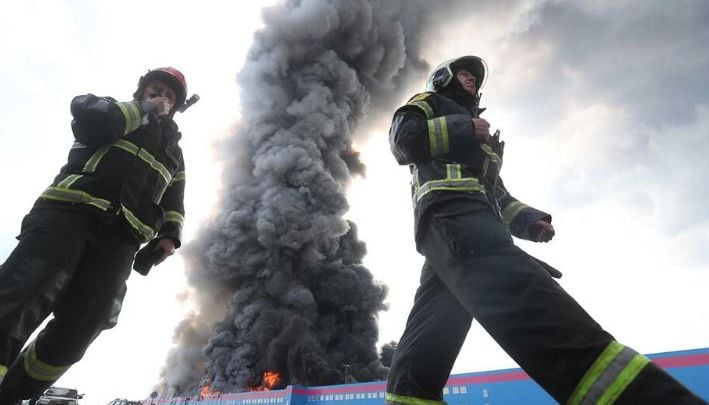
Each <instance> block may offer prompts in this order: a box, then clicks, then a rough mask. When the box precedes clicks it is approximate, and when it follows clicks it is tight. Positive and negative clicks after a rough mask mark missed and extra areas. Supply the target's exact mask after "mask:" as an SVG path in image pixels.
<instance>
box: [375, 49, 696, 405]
mask: <svg viewBox="0 0 709 405" xmlns="http://www.w3.org/2000/svg"><path fill="white" fill-rule="evenodd" d="M486 77H487V66H486V64H485V62H484V61H483V60H482V59H481V58H479V57H476V56H463V57H459V58H456V59H452V60H449V61H447V62H445V63H443V64H441V65H440V66H439V67H437V68H436V69H435V70H434V71H433V72H432V73H431V75H430V76H429V78H428V80H427V83H426V92H425V93H421V94H418V95H415V96H414V97H413V98H411V99H410V100H409V102H408V103H407V104H406V105H404V106H403V107H401V108H399V109H398V110H397V111H396V112H395V114H394V117H393V121H392V125H391V129H390V133H389V140H390V145H391V149H392V152H393V154H394V157H395V158H396V160H397V162H398V163H399V164H401V165H409V167H410V169H411V172H412V182H411V184H412V197H413V204H414V207H415V208H414V217H415V221H414V223H415V240H416V246H417V250H418V251H419V252H420V253H422V254H423V255H424V256H425V258H426V260H425V262H424V265H423V270H422V273H421V279H420V285H419V287H418V290H417V291H416V295H415V299H414V305H413V308H412V310H411V313H410V314H409V318H408V320H407V324H406V328H405V331H404V334H403V336H402V338H401V340H400V341H399V344H398V346H397V349H396V352H395V354H394V359H393V362H392V366H391V370H390V373H389V381H388V384H387V394H386V399H387V404H388V405H395V404H396V405H436V404H442V403H443V402H442V390H443V387H444V385H445V383H446V380H447V379H448V376H449V374H450V371H451V368H452V367H453V363H454V361H455V359H456V357H457V355H458V352H459V350H460V348H461V346H462V344H463V341H464V340H465V337H466V335H467V333H468V329H469V328H470V324H471V321H472V319H473V318H475V319H477V320H478V321H479V322H480V324H481V325H482V326H483V327H484V328H485V329H486V330H487V332H488V333H490V335H491V336H492V337H493V338H494V339H495V340H496V341H497V342H498V343H499V344H500V346H501V347H502V348H503V349H504V350H505V351H506V352H507V353H508V354H509V355H510V356H511V357H512V358H513V359H514V360H515V361H516V362H517V363H518V364H519V365H520V366H521V367H522V368H523V369H524V370H525V371H526V372H527V374H529V376H530V377H532V378H533V379H534V380H535V381H536V382H537V383H539V385H541V386H542V387H543V388H544V389H545V390H546V391H547V392H548V393H549V394H550V395H551V396H552V397H554V398H555V399H556V400H557V401H559V403H565V404H611V403H615V404H644V405H653V404H658V405H659V404H674V405H678V404H705V402H704V401H702V400H701V399H699V398H698V397H696V396H695V395H693V394H692V393H691V392H689V391H688V390H687V389H686V388H685V387H684V386H682V385H681V384H680V383H678V382H677V381H676V380H674V379H673V378H672V377H671V376H669V375H668V374H667V373H666V372H665V371H663V370H662V369H660V368H659V367H658V366H657V365H655V364H654V363H652V362H651V361H650V360H648V359H647V358H646V357H644V356H643V355H641V354H638V353H636V352H635V351H633V350H632V349H631V348H629V347H627V346H624V345H622V344H620V343H618V342H616V341H615V340H614V339H613V336H611V335H610V334H609V333H608V332H606V331H605V330H603V329H602V328H601V327H600V326H599V325H598V324H597V323H596V322H595V321H594V320H593V319H592V318H591V317H590V316H589V315H588V314H587V313H586V312H585V311H584V309H583V308H581V306H580V305H579V304H578V303H577V302H576V301H574V299H573V298H572V297H571V296H569V295H568V294H567V293H566V292H565V291H564V290H563V289H562V288H561V287H560V286H559V284H558V283H557V282H556V281H555V280H554V279H553V278H552V276H553V277H556V278H558V277H560V275H561V274H560V273H559V272H558V271H557V270H555V269H554V268H552V267H550V266H548V265H546V263H543V262H541V261H539V260H537V259H535V258H533V257H532V256H530V255H528V254H527V253H525V252H524V251H522V250H521V249H520V248H518V247H517V246H515V244H514V243H513V241H512V237H511V236H512V235H514V236H516V237H518V238H522V239H527V240H532V241H536V242H548V241H549V240H551V239H552V238H553V237H554V233H555V230H554V227H553V226H552V224H551V215H549V214H547V213H545V212H543V211H540V210H537V209H535V208H532V207H530V206H528V205H526V204H524V203H522V202H520V201H519V200H517V199H516V198H514V197H512V195H511V194H510V193H509V192H508V191H507V189H506V188H505V186H504V184H503V182H502V179H501V178H500V177H499V171H500V166H501V164H502V155H503V148H504V142H502V141H500V139H499V132H496V133H495V135H493V136H491V135H490V132H489V129H490V124H489V123H488V122H487V121H485V120H484V119H482V118H480V117H479V114H480V113H481V112H482V111H483V109H481V108H478V102H479V97H480V96H479V93H478V90H479V89H480V88H481V87H482V85H483V83H484V82H485V79H486Z"/></svg>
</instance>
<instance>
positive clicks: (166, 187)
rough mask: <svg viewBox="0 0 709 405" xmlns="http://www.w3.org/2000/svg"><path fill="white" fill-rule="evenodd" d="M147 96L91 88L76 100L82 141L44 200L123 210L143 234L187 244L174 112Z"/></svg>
mask: <svg viewBox="0 0 709 405" xmlns="http://www.w3.org/2000/svg"><path fill="white" fill-rule="evenodd" d="M152 108H153V107H152V106H151V105H150V104H148V103H144V102H138V101H129V102H116V101H115V100H113V99H111V98H108V97H96V96H94V95H92V94H87V95H83V96H78V97H75V98H74V100H73V101H72V103H71V112H72V114H73V116H74V120H73V121H72V130H73V132H74V137H75V138H76V142H75V143H74V145H73V146H72V148H71V150H70V151H69V157H68V161H67V164H66V165H65V166H64V167H62V169H61V171H60V172H59V174H58V175H57V176H56V178H55V179H54V182H53V183H52V184H51V185H50V186H49V187H48V188H47V189H46V190H45V191H44V192H43V193H42V194H41V195H40V197H39V198H40V200H52V201H63V202H67V203H74V204H85V205H87V206H91V207H94V208H97V209H100V210H102V211H111V212H115V213H120V214H122V215H123V217H124V218H125V220H126V222H127V223H128V224H129V225H130V228H131V230H132V232H133V234H134V236H135V237H136V239H137V240H139V241H140V242H147V241H149V240H150V239H152V238H153V237H155V236H159V237H163V236H166V237H170V238H172V239H174V240H175V242H176V245H177V246H179V245H180V237H181V230H182V224H183V222H184V205H183V199H184V187H185V165H184V160H183V157H182V150H181V149H180V146H179V145H178V141H179V139H180V137H181V134H180V132H179V131H178V128H177V125H176V124H175V123H174V121H172V120H163V121H158V120H157V119H156V118H155V117H154V116H153V115H151V114H149V113H150V112H151V111H152Z"/></svg>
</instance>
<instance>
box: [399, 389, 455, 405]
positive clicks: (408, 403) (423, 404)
mask: <svg viewBox="0 0 709 405" xmlns="http://www.w3.org/2000/svg"><path fill="white" fill-rule="evenodd" d="M386 400H387V401H391V402H396V403H397V404H404V405H445V402H443V401H434V400H431V399H422V398H414V397H405V396H403V395H396V394H392V393H390V392H387V393H386Z"/></svg>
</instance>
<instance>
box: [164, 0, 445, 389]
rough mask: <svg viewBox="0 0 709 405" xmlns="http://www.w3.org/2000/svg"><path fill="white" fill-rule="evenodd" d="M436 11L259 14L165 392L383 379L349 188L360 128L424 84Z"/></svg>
mask: <svg viewBox="0 0 709 405" xmlns="http://www.w3.org/2000/svg"><path fill="white" fill-rule="evenodd" d="M441 4H442V3H441V2H419V1H404V0H381V1H376V0H370V1H366V0H339V1H338V0H331V1H325V0H303V1H287V2H284V3H282V4H279V5H277V6H275V7H272V8H270V9H267V10H265V12H264V14H263V19H264V23H265V28H264V29H263V30H261V31H259V32H257V33H256V35H255V38H254V42H253V45H252V48H251V50H250V53H249V55H248V58H247V61H246V63H245V65H244V67H243V68H242V70H241V72H240V74H239V75H238V82H239V85H240V87H241V91H242V93H241V100H242V106H243V111H242V114H243V117H244V118H243V120H242V121H241V122H240V124H239V126H238V127H237V128H236V129H235V131H234V133H233V136H232V137H230V138H229V139H228V140H226V141H225V142H224V144H223V145H221V149H222V155H223V156H222V160H223V164H224V168H225V169H224V172H223V175H222V178H223V179H222V181H223V184H224V187H223V191H222V195H221V199H220V206H219V210H218V213H217V214H216V216H215V217H214V218H213V219H212V220H211V221H210V222H209V223H208V224H206V225H205V226H204V227H203V229H202V230H201V232H200V234H199V236H198V237H197V239H196V240H195V241H194V242H192V243H191V244H190V245H189V246H187V247H186V248H185V250H186V253H185V256H186V261H187V266H188V276H189V281H190V284H191V286H192V287H193V288H194V297H193V298H195V299H196V300H197V302H198V313H197V314H196V315H195V316H194V317H191V318H188V319H185V320H184V321H183V324H182V325H181V326H180V328H179V330H180V333H179V334H178V336H177V343H178V345H177V347H176V348H175V349H174V350H173V352H172V353H171V354H170V356H169V358H168V361H167V365H166V366H165V369H164V371H163V381H162V383H161V386H162V388H163V390H165V389H169V390H171V391H172V392H176V393H182V394H189V393H191V392H190V390H193V389H194V388H196V387H197V386H198V385H199V384H200V383H201V381H200V379H201V378H202V377H203V376H202V375H200V374H201V373H206V376H207V379H208V380H210V381H211V388H212V389H215V390H220V391H228V390H240V389H245V388H247V387H252V386H258V385H260V384H261V378H262V375H263V373H264V372H265V371H275V372H278V373H279V375H280V376H281V379H280V381H279V384H278V385H279V386H284V385H286V384H302V385H326V384H336V383H342V382H343V378H344V375H345V372H344V366H345V365H348V371H347V373H346V375H347V376H348V380H349V381H352V380H356V381H370V380H376V379H383V378H385V376H386V371H387V369H386V368H385V367H383V366H382V364H381V363H380V360H379V356H378V354H377V347H376V343H377V335H378V333H377V319H376V316H377V313H378V312H379V311H381V310H383V309H385V304H384V299H385V297H386V293H387V289H386V286H384V285H381V284H379V283H377V282H375V281H374V280H373V277H372V275H371V273H370V272H369V270H368V269H366V268H365V267H364V266H363V265H362V258H363V257H364V255H365V252H366V248H365V245H364V243H363V242H362V241H360V240H359V239H358V236H357V227H356V226H355V224H354V223H352V222H350V221H347V220H345V219H344V218H343V216H344V214H345V213H346V212H347V210H348V204H347V201H346V198H345V188H346V186H347V185H348V183H349V181H350V180H351V178H352V176H353V175H358V174H363V171H364V165H363V164H362V162H361V161H360V160H359V156H358V154H357V153H356V152H355V151H354V150H353V141H355V140H356V137H357V132H356V129H357V128H358V126H360V127H362V126H363V125H365V123H366V122H371V121H370V120H372V119H376V117H378V116H380V117H381V116H384V115H386V116H390V115H391V113H392V111H393V110H392V102H393V101H396V102H399V101H400V97H401V94H400V91H401V89H402V87H403V86H405V85H406V84H407V83H408V81H409V79H410V78H412V77H414V78H416V79H418V80H420V78H421V76H422V75H424V74H425V70H426V68H427V66H426V64H425V63H423V62H422V59H421V57H420V44H419V36H420V35H421V33H422V32H423V28H424V27H425V24H426V21H425V19H426V18H428V17H430V12H431V10H429V9H431V8H433V7H434V6H436V7H440V5H441ZM394 97H398V98H397V99H396V100H394V99H393V98H394ZM383 106H386V107H387V108H382V107H383ZM360 136H361V135H360ZM372 198H377V196H372ZM215 316H216V317H220V318H221V319H219V320H216V319H213V318H214V317H215ZM210 320H214V322H211V321H210ZM185 331H188V332H189V333H185ZM207 336H208V338H207ZM196 350H197V351H199V352H200V353H201V354H200V355H199V356H195V353H196ZM202 362H204V364H201V363H202ZM188 365H190V366H188ZM205 369H206V372H204V371H202V370H205Z"/></svg>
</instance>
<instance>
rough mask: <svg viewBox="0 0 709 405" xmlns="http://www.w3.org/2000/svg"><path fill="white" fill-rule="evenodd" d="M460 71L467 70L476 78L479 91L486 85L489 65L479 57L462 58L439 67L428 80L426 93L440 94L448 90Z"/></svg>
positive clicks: (451, 60)
mask: <svg viewBox="0 0 709 405" xmlns="http://www.w3.org/2000/svg"><path fill="white" fill-rule="evenodd" d="M458 69H465V70H467V71H469V72H470V73H472V75H473V76H475V81H476V86H477V89H478V90H480V89H481V88H482V87H483V85H484V84H485V79H487V64H486V63H485V61H484V60H482V59H481V58H479V57H477V56H461V57H458V58H454V59H450V60H447V61H445V62H443V63H441V64H440V65H438V67H436V68H435V69H434V70H433V72H431V74H430V75H429V76H428V79H426V91H435V92H440V91H441V90H443V89H444V88H446V86H448V85H449V84H450V82H451V80H452V79H453V77H454V76H455V71H456V70H458Z"/></svg>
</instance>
